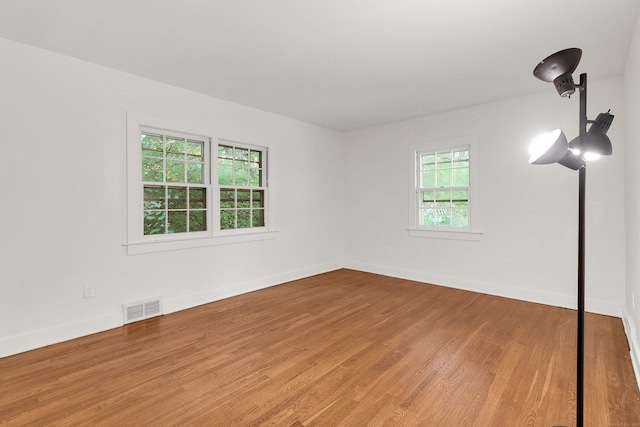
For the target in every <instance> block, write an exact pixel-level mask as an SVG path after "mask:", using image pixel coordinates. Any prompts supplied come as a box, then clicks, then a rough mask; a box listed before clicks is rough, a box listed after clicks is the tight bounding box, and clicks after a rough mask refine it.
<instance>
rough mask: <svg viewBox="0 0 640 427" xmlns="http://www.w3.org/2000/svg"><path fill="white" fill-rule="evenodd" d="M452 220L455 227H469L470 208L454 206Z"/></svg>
mask: <svg viewBox="0 0 640 427" xmlns="http://www.w3.org/2000/svg"><path fill="white" fill-rule="evenodd" d="M451 222H452V225H453V226H454V227H468V226H469V209H457V208H454V209H453V210H452V213H451Z"/></svg>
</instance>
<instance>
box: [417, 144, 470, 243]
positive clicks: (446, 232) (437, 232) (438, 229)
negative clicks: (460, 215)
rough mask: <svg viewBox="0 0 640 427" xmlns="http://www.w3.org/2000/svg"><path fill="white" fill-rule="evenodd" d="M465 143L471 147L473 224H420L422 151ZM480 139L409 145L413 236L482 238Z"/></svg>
mask: <svg viewBox="0 0 640 427" xmlns="http://www.w3.org/2000/svg"><path fill="white" fill-rule="evenodd" d="M461 147H468V148H469V186H468V190H469V226H468V227H444V226H424V225H420V217H419V212H420V209H419V206H420V202H419V198H420V195H421V192H420V176H419V174H420V163H419V155H420V154H423V153H431V152H439V151H449V150H452V149H453V150H455V149H458V148H461ZM479 163H480V156H479V143H478V138H477V137H474V136H473V137H471V136H470V137H462V138H456V139H451V140H443V141H433V142H425V143H420V144H414V145H411V146H410V147H409V152H408V171H409V177H410V178H409V189H408V198H409V227H408V232H409V235H410V236H411V237H427V238H439V239H455V240H479V239H480V236H481V234H482V233H481V231H480V206H479V203H480V198H479V193H480V183H479Z"/></svg>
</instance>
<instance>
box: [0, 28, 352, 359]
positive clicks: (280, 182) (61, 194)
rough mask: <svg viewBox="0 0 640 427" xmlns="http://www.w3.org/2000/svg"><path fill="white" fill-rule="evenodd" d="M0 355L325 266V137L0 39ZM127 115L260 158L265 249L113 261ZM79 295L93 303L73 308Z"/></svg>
mask: <svg viewBox="0 0 640 427" xmlns="http://www.w3.org/2000/svg"><path fill="white" fill-rule="evenodd" d="M0 57H2V62H3V64H4V65H3V66H2V67H0V117H2V126H0V140H1V147H2V148H1V150H2V154H1V155H0V175H1V179H0V187H1V191H0V194H1V195H2V205H1V206H2V208H1V209H0V224H2V237H1V238H2V244H1V245H0V248H1V249H0V250H1V253H0V287H1V297H0V357H1V356H5V355H8V354H13V353H17V352H20V351H24V350H27V349H30V348H34V347H39V346H42V345H46V344H50V343H53V342H58V341H62V340H66V339H69V338H73V337H76V336H80V335H84V334H88V333H93V332H97V331H99V330H104V329H108V328H112V327H116V326H118V325H120V324H122V314H121V304H122V303H125V302H131V301H137V300H140V299H144V298H149V297H156V296H163V297H164V299H165V308H166V309H167V311H173V310H178V309H181V308H185V307H188V306H191V305H195V304H201V303H205V302H208V301H211V300H214V299H218V298H222V297H226V296H230V295H234V294H238V293H242V292H246V291H249V290H253V289H256V288H260V287H265V286H269V285H273V284H276V283H281V282H284V281H287V280H291V279H296V278H299V277H304V276H308V275H311V274H315V273H318V272H323V271H328V270H332V269H335V268H339V267H340V266H341V265H342V259H343V237H342V236H343V231H342V210H343V208H342V203H343V199H342V195H341V192H340V191H339V190H338V189H340V188H341V186H342V184H343V181H344V177H343V165H342V162H343V160H342V158H343V156H342V141H341V135H340V134H339V133H336V132H333V131H329V130H326V129H322V128H319V127H316V126H312V125H309V124H305V123H302V122H298V121H295V120H291V119H287V118H284V117H280V116H277V115H273V114H269V113H265V112H262V111H258V110H255V109H251V108H247V107H243V106H240V105H237V104H232V103H228V102H224V101H221V100H216V99H212V98H209V97H205V96H202V95H199V94H196V93H193V92H188V91H185V90H181V89H177V88H175V87H171V86H167V85H163V84H160V83H157V82H153V81H150V80H145V79H142V78H138V77H135V76H132V75H129V74H125V73H121V72H118V71H115V70H111V69H107V68H104V67H100V66H97V65H93V64H89V63H86V62H82V61H78V60H75V59H71V58H68V57H65V56H62V55H58V54H55V53H51V52H47V51H44V50H39V49H35V48H32V47H28V46H25V45H21V44H18V43H14V42H11V41H7V40H3V39H0ZM127 111H136V112H139V113H144V114H147V115H158V116H171V117H173V118H175V119H176V120H179V121H181V122H182V123H184V126H185V128H184V129H179V130H183V131H185V132H190V131H192V129H191V128H192V127H193V128H197V129H202V128H212V129H215V131H216V133H217V134H216V135H213V136H219V137H224V138H229V139H233V140H238V141H242V142H247V143H253V144H258V145H264V146H268V147H269V148H270V160H271V165H270V166H271V170H270V178H271V184H272V186H271V188H272V193H271V196H272V200H271V201H272V205H271V207H272V212H273V214H274V218H273V219H274V222H275V226H276V228H277V230H278V232H277V233H276V237H275V238H274V239H272V240H266V241H259V242H251V243H239V244H233V245H225V246H212V247H206V248H198V249H189V250H179V251H169V252H162V253H156V254H144V255H126V250H125V247H124V246H122V245H123V243H125V241H126V150H125V148H126V146H125V145H126V132H125V117H126V112H127ZM85 284H93V285H95V289H96V296H95V297H94V298H90V299H85V298H84V297H83V287H84V285H85Z"/></svg>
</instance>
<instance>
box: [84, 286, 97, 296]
mask: <svg viewBox="0 0 640 427" xmlns="http://www.w3.org/2000/svg"><path fill="white" fill-rule="evenodd" d="M95 296H96V287H95V286H94V285H84V297H85V298H93V297H95Z"/></svg>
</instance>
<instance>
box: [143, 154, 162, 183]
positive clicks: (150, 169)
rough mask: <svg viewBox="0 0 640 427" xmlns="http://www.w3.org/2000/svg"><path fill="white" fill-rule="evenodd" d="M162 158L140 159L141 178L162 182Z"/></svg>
mask: <svg viewBox="0 0 640 427" xmlns="http://www.w3.org/2000/svg"><path fill="white" fill-rule="evenodd" d="M162 165H163V162H162V159H149V158H143V159H142V180H143V181H149V182H163V181H164V180H163V179H162V178H163V171H162Z"/></svg>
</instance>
